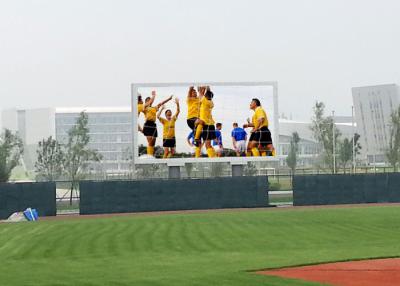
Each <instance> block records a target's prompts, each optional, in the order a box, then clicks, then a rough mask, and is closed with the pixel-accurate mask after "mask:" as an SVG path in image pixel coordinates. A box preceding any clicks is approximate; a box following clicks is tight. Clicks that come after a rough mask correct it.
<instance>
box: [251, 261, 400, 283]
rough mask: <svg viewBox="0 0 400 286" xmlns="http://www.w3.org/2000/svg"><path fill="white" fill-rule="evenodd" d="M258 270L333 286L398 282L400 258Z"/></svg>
mask: <svg viewBox="0 0 400 286" xmlns="http://www.w3.org/2000/svg"><path fill="white" fill-rule="evenodd" d="M257 273H259V274H263V275H271V276H279V277H283V278H292V279H300V280H305V281H310V282H319V283H325V284H327V285H332V286H399V285H400V258H390V259H374V260H363V261H351V262H339V263H329V264H321V265H312V266H302V267H293V268H283V269H276V270H267V271H260V272H257Z"/></svg>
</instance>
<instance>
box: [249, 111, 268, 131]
mask: <svg viewBox="0 0 400 286" xmlns="http://www.w3.org/2000/svg"><path fill="white" fill-rule="evenodd" d="M260 118H264V121H263V123H262V124H261V125H260V123H259V122H258V119H260ZM252 122H253V125H254V129H259V128H261V127H268V118H267V114H266V113H265V110H264V109H263V108H262V107H261V106H258V107H257V108H256V109H255V110H254V115H253V118H252Z"/></svg>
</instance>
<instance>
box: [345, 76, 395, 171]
mask: <svg viewBox="0 0 400 286" xmlns="http://www.w3.org/2000/svg"><path fill="white" fill-rule="evenodd" d="M352 95H353V104H354V110H355V119H356V122H357V126H358V128H357V132H358V133H359V134H360V136H361V137H360V143H361V145H362V147H363V148H362V150H361V155H362V157H363V158H364V160H365V161H366V162H367V163H368V164H375V163H384V162H385V161H386V158H385V151H386V150H387V148H388V145H389V140H390V116H391V113H392V112H393V111H394V110H395V109H396V108H397V107H398V106H399V97H400V88H399V86H398V85H396V84H386V85H376V86H364V87H355V88H353V89H352Z"/></svg>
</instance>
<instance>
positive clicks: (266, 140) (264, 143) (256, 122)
mask: <svg viewBox="0 0 400 286" xmlns="http://www.w3.org/2000/svg"><path fill="white" fill-rule="evenodd" d="M250 109H251V110H253V111H254V115H253V118H252V120H251V122H250V120H248V121H247V124H244V125H243V128H247V127H253V129H252V130H251V135H250V139H249V144H248V145H247V155H248V156H249V155H250V153H251V154H252V155H253V156H260V150H259V148H260V149H261V150H262V151H268V152H269V155H272V152H273V146H272V137H271V132H270V131H269V129H268V118H267V114H266V112H265V110H264V109H263V108H262V107H261V102H260V100H259V99H257V98H253V99H252V100H251V103H250Z"/></svg>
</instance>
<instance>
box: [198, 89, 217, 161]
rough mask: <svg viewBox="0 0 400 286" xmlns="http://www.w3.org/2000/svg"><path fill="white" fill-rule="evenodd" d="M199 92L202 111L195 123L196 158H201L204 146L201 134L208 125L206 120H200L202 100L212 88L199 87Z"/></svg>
mask: <svg viewBox="0 0 400 286" xmlns="http://www.w3.org/2000/svg"><path fill="white" fill-rule="evenodd" d="M197 90H198V93H199V96H198V99H199V101H200V105H199V107H200V109H199V118H198V119H197V120H196V122H195V126H196V128H195V134H194V144H195V146H196V151H195V157H196V158H198V157H200V156H201V145H202V142H201V134H202V131H203V126H204V125H206V123H205V122H204V120H202V119H201V118H200V113H201V104H202V99H203V98H204V95H205V93H206V91H207V90H210V87H208V86H199V87H197ZM213 106H214V105H213ZM213 124H214V123H213ZM203 144H204V142H203Z"/></svg>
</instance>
